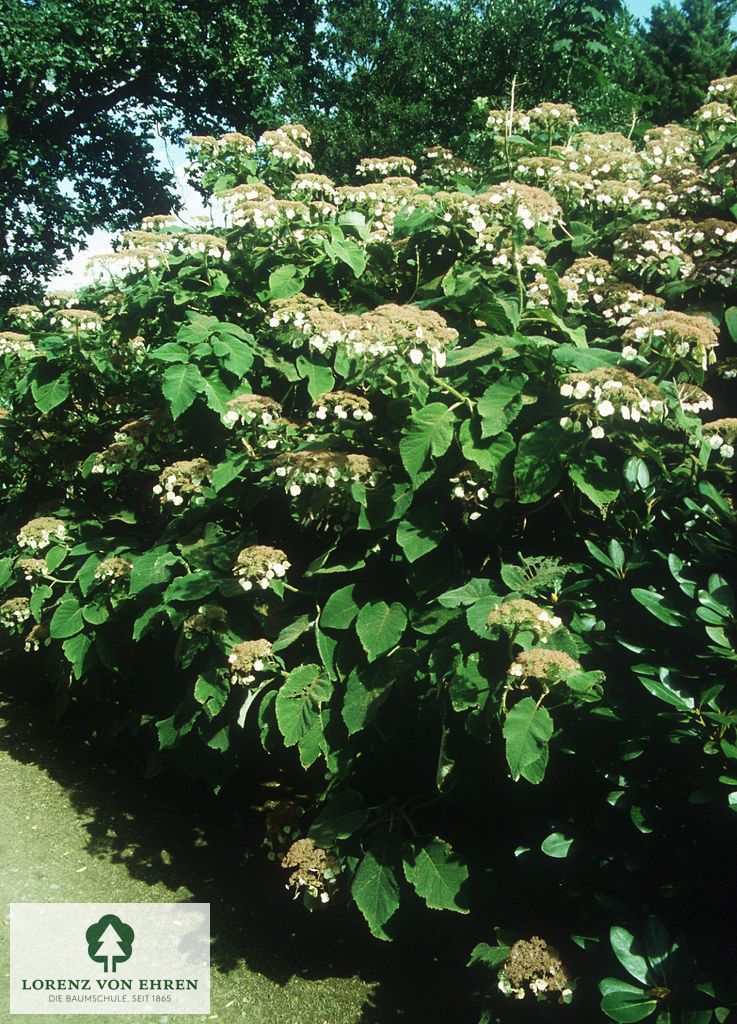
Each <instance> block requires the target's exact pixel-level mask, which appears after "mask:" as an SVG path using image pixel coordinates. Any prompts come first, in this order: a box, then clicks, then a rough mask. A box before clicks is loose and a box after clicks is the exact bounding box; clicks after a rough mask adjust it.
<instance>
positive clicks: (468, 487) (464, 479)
mask: <svg viewBox="0 0 737 1024" xmlns="http://www.w3.org/2000/svg"><path fill="white" fill-rule="evenodd" d="M481 475H482V474H480V472H479V470H478V468H477V467H475V466H474V467H472V466H468V467H466V468H465V469H462V470H461V471H460V472H459V473H458V475H457V476H452V477H451V478H450V481H449V483H451V484H452V485H453V486H452V488H451V492H450V493H451V495H452V497H454V498H457V499H458V500H459V501H461V502H463V505H464V511H465V513H466V514H467V516H468V520H469V522H474V521H475V520H476V519H480V518H481V515H482V513H483V512H485V511H486V510H487V508H488V506H487V504H486V502H487V501H488V500H489V496H490V493H491V492H490V491H489V488H488V487H487V486H485V482H484V481H483V480H481V479H479V477H480V476H481Z"/></svg>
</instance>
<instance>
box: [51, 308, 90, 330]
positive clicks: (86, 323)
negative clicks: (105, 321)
mask: <svg viewBox="0 0 737 1024" xmlns="http://www.w3.org/2000/svg"><path fill="white" fill-rule="evenodd" d="M49 323H50V324H51V326H52V327H60V328H61V329H62V330H63V331H77V332H79V333H80V334H96V333H97V332H98V331H101V330H102V317H101V316H100V314H99V313H96V312H95V311H94V310H92V309H63V310H60V311H59V312H58V313H52V314H51V316H50V317H49Z"/></svg>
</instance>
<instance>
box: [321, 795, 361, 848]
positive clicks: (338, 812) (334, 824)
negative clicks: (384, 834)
mask: <svg viewBox="0 0 737 1024" xmlns="http://www.w3.org/2000/svg"><path fill="white" fill-rule="evenodd" d="M367 817H368V809H367V807H366V802H365V800H364V799H363V797H362V796H361V794H360V793H357V792H356V791H355V789H344V790H343V792H342V793H336V795H335V796H333V797H331V798H330V799H329V800H328V801H327V803H326V804H325V806H324V807H323V808H322V810H321V811H320V813H319V814H318V815H317V817H316V818H315V820H314V821H313V823H312V824H311V825H310V829H309V836H310V839H314V841H315V842H316V843H317V845H318V846H322V847H323V848H325V849H331V848H332V847H333V846H334V845H335V843H336V841H337V840H339V839H348V837H349V836H352V835H353V834H354V832H357V831H358V829H359V828H361V826H362V825H363V824H364V822H365V821H366V819H367Z"/></svg>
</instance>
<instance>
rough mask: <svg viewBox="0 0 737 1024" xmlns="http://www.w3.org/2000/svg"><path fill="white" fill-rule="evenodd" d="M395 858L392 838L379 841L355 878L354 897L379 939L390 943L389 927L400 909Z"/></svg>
mask: <svg viewBox="0 0 737 1024" xmlns="http://www.w3.org/2000/svg"><path fill="white" fill-rule="evenodd" d="M395 858H396V844H395V842H393V841H392V839H391V837H388V836H387V837H386V838H384V839H379V840H377V841H375V842H374V843H373V845H372V846H371V848H370V849H369V850H367V851H366V853H365V854H364V856H363V859H362V860H361V863H360V864H359V865H358V868H357V869H356V873H355V875H354V876H353V884H352V885H351V894H352V896H353V899H354V900H355V902H356V906H357V907H358V909H359V910H360V911H361V913H362V914H363V916H364V917H365V918H366V923H367V924H368V926H369V928H370V929H371V934H372V935H374V936H375V937H376V938H377V939H389V937H390V936H389V935H388V934H387V933H386V931H385V925H386V924H387V923H388V922H389V921H390V920H391V918H392V917H393V916H394V914H395V912H396V911H397V908H398V907H399V878H398V871H397V866H396V859H395Z"/></svg>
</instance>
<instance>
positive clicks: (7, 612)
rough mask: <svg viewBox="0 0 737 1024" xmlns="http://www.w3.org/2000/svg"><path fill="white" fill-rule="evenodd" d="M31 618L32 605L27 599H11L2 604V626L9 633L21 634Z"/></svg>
mask: <svg viewBox="0 0 737 1024" xmlns="http://www.w3.org/2000/svg"><path fill="white" fill-rule="evenodd" d="M30 617H31V603H30V600H29V599H28V598H27V597H11V598H9V599H8V600H7V601H3V603H2V604H0V626H3V627H4V628H5V629H7V631H8V632H9V633H20V632H21V631H22V628H23V623H24V622H27V621H28V619H30Z"/></svg>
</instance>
